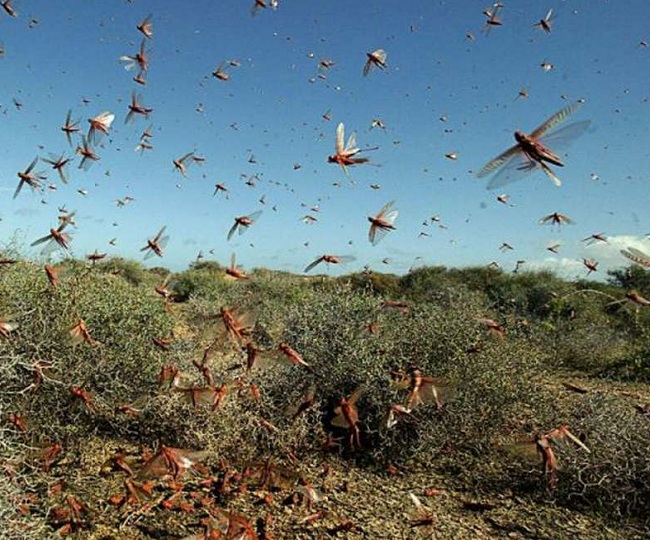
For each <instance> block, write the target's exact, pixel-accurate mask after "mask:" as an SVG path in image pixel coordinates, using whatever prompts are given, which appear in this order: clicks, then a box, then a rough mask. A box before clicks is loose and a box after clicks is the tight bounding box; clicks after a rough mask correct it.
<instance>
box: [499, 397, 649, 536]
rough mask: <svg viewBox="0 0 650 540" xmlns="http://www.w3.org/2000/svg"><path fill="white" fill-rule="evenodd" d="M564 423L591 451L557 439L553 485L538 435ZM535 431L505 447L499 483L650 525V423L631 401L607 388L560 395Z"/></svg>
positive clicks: (543, 497)
mask: <svg viewBox="0 0 650 540" xmlns="http://www.w3.org/2000/svg"><path fill="white" fill-rule="evenodd" d="M563 424H564V425H567V426H568V427H569V429H570V431H571V432H572V433H573V434H575V435H576V436H579V438H580V439H581V440H582V441H583V442H584V444H586V446H587V448H588V449H589V452H587V451H585V450H583V449H581V448H579V447H578V446H577V445H576V444H574V443H572V442H571V441H569V440H565V441H563V442H560V441H557V442H553V443H552V447H553V449H554V454H555V457H556V458H557V463H558V469H557V485H556V486H555V487H554V488H553V487H552V486H551V485H550V484H549V477H548V476H546V475H544V474H543V472H542V467H541V459H540V456H539V455H538V454H536V452H535V450H534V444H532V440H533V438H534V435H535V433H537V434H541V433H544V432H548V431H550V429H553V428H556V427H559V426H560V425H563ZM531 428H532V429H531ZM529 433H530V435H529V438H528V441H529V442H528V443H527V444H524V445H521V444H519V445H516V446H518V448H517V449H513V448H510V449H509V451H508V452H503V451H502V452H501V460H500V462H501V463H502V464H503V466H502V469H501V478H500V479H496V480H495V481H494V482H495V485H502V486H503V487H504V488H507V489H510V490H513V491H514V492H515V493H518V494H520V495H524V494H527V495H532V496H533V497H537V498H539V500H540V501H542V500H543V501H553V502H554V503H556V504H559V505H562V506H565V507H568V508H571V509H573V510H578V511H589V512H594V513H598V514H599V515H601V516H606V517H607V518H608V519H611V520H614V521H617V520H618V521H624V520H628V519H630V518H633V519H636V520H640V521H641V522H642V523H645V524H646V525H650V520H649V519H648V516H649V515H650V513H649V510H650V506H649V501H650V462H649V461H648V459H647V447H648V441H649V440H650V423H649V422H648V419H647V417H644V416H643V415H642V414H640V413H639V412H638V411H636V410H635V408H634V406H633V405H632V404H631V403H627V402H622V401H621V399H620V398H618V397H616V396H612V395H608V394H606V393H603V392H592V393H589V394H587V395H578V396H573V397H572V398H571V399H564V400H561V401H560V400H557V399H556V400H555V401H554V410H553V412H552V414H550V415H549V417H548V420H547V424H546V425H545V426H544V425H543V424H541V423H536V424H535V425H531V426H529ZM522 446H523V448H524V450H525V451H522ZM505 448H508V447H507V446H506V447H505Z"/></svg>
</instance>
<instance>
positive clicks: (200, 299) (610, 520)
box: [0, 260, 650, 538]
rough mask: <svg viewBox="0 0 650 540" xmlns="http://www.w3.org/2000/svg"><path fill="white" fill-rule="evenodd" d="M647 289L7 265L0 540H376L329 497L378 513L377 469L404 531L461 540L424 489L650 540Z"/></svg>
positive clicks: (627, 277)
mask: <svg viewBox="0 0 650 540" xmlns="http://www.w3.org/2000/svg"><path fill="white" fill-rule="evenodd" d="M649 274H650V273H649V272H648V271H646V270H643V269H639V268H637V267H633V268H630V269H628V270H626V271H616V272H612V274H611V275H610V277H611V279H610V280H609V282H608V283H606V284H595V283H592V282H586V283H569V282H565V281H563V280H561V279H559V278H557V277H556V276H554V275H552V274H549V273H518V274H504V273H503V272H501V271H499V270H495V269H491V268H468V269H446V268H444V267H433V268H420V269H417V270H414V271H412V272H411V273H409V274H407V275H405V276H403V277H398V276H393V275H381V274H355V275H352V276H347V277H342V278H336V279H328V278H319V277H315V278H302V277H298V276H292V275H289V274H279V273H274V272H269V271H266V270H262V269H260V270H255V271H254V272H252V273H251V275H250V277H249V279H240V280H233V279H231V278H228V277H226V275H225V272H224V269H223V268H222V267H220V266H218V265H216V264H213V263H203V262H201V263H195V264H193V265H192V266H191V267H190V268H189V269H188V270H186V271H185V272H181V273H179V274H177V275H173V276H167V275H166V273H165V272H164V271H162V270H161V269H155V270H150V271H148V270H146V269H144V268H143V267H142V266H141V265H139V264H138V263H134V262H131V261H122V260H108V261H106V262H101V263H99V264H96V265H91V264H82V263H66V264H62V265H61V267H60V268H59V269H58V277H59V281H58V283H57V284H55V285H53V284H52V283H51V282H50V281H48V278H47V275H46V273H45V272H44V271H43V269H42V268H40V267H37V266H35V265H34V264H31V263H27V262H16V263H14V264H7V265H5V266H4V267H2V268H1V269H0V334H1V335H0V378H1V379H0V380H2V381H3V390H4V391H3V392H2V393H0V414H1V415H2V420H3V423H2V425H1V429H0V452H1V455H0V459H1V460H2V463H3V474H4V477H5V478H4V480H5V481H4V482H2V483H1V484H0V516H1V517H2V518H3V522H4V523H5V524H7V525H6V527H5V534H6V538H44V537H47V536H48V535H52V534H54V533H55V532H58V534H60V535H65V534H76V535H77V537H79V538H109V537H111V538H118V537H119V538H121V537H124V538H160V537H165V538H204V537H206V538H207V537H208V536H207V534H208V532H209V531H214V534H213V537H215V538H235V537H237V538H255V537H263V534H264V530H265V528H271V527H272V519H271V518H270V517H269V516H272V517H273V519H274V520H275V521H276V522H279V523H280V524H279V525H277V524H276V526H275V529H274V530H275V534H276V537H283V536H282V533H284V534H286V537H295V536H300V535H303V536H304V537H315V536H318V535H319V534H323V533H324V532H329V533H330V534H332V535H336V534H337V533H339V532H340V533H341V534H347V535H349V536H351V537H353V536H354V535H355V534H358V536H359V537H363V536H368V535H370V536H373V535H374V536H375V537H380V536H377V533H373V531H375V530H376V529H373V527H374V525H373V524H372V523H371V521H372V520H371V519H369V520H367V521H365V520H364V518H362V517H361V516H363V515H365V514H364V512H360V511H357V510H355V508H354V506H352V507H350V508H352V510H354V511H345V509H344V508H345V507H344V506H341V505H340V504H338V502H337V501H341V500H342V499H343V498H345V497H351V496H352V495H350V493H354V490H355V489H359V488H355V487H350V484H349V483H350V481H351V480H350V479H352V478H358V477H359V475H363V476H364V477H365V478H366V479H367V480H366V484H368V486H367V487H366V488H365V489H366V490H367V492H366V493H365V494H364V495H363V496H364V497H368V500H370V499H371V498H372V497H373V496H374V494H373V492H372V490H373V488H372V485H375V486H380V485H382V486H384V487H382V488H379V487H375V489H382V490H386V489H389V488H387V487H386V485H385V484H384V482H385V481H384V480H383V478H384V477H385V475H386V474H390V475H398V476H397V477H393V478H398V480H395V479H394V480H393V481H392V484H391V485H392V488H390V489H393V490H399V489H401V490H402V492H401V493H400V494H399V497H400V498H401V500H402V504H403V505H404V507H405V508H406V509H407V510H406V511H402V512H401V513H402V514H404V513H407V514H408V513H409V512H411V513H412V514H413V513H415V514H416V517H414V518H412V519H411V521H410V522H409V521H407V522H406V523H404V522H403V518H401V517H395V518H394V519H395V520H397V521H399V520H402V523H397V524H394V526H395V527H397V529H396V530H398V531H399V530H401V531H404V530H406V531H411V533H416V532H418V533H419V532H420V531H425V530H431V531H435V530H438V533H440V534H441V535H443V537H446V536H445V534H446V533H445V532H444V531H447V532H448V535H449V537H452V536H456V537H457V536H458V534H459V531H458V530H457V529H456V530H454V529H453V528H449V526H448V525H447V526H446V527H447V528H444V527H443V528H442V529H439V528H438V526H439V525H440V526H441V520H440V519H439V518H442V517H443V516H444V513H445V512H448V513H450V514H449V515H451V513H453V512H455V511H458V510H454V509H453V508H452V506H453V505H451V503H447V506H446V507H445V506H444V505H443V503H441V504H440V506H439V507H438V511H437V512H438V517H431V515H428V517H426V519H425V517H424V514H426V512H427V511H428V510H425V508H424V506H422V507H416V506H414V505H413V503H412V502H410V501H409V500H408V492H409V491H411V492H413V490H414V489H416V488H413V487H412V486H413V485H416V484H415V483H414V482H415V481H414V479H416V478H422V477H423V476H424V477H426V478H427V479H428V481H429V482H432V483H433V484H438V485H444V486H445V488H446V490H447V491H448V492H450V493H456V494H462V493H465V494H467V493H470V494H472V497H473V499H472V500H473V501H474V502H471V501H470V502H468V501H467V500H466V499H463V500H464V502H463V503H462V504H468V505H469V504H478V503H476V502H475V499H480V500H482V501H483V502H481V503H480V504H483V505H487V506H486V508H489V507H492V508H496V507H501V505H502V504H503V498H504V497H510V500H511V503H510V504H512V505H519V506H520V507H521V508H524V507H526V505H530V508H535V509H536V511H537V512H542V513H543V514H544V513H545V514H544V515H549V516H550V515H554V514H552V513H553V512H555V511H556V509H558V508H559V509H560V510H561V511H560V514H558V515H561V514H563V513H564V514H565V513H567V512H568V513H570V514H571V515H572V516H578V517H576V518H575V519H585V520H587V521H589V520H591V521H589V522H590V523H592V524H594V525H593V526H594V530H595V529H596V528H598V527H600V526H602V527H615V528H621V529H622V530H623V529H624V528H626V527H627V528H628V529H627V530H629V531H635V532H636V533H638V534H639V535H643V534H647V533H648V532H650V520H649V519H648V516H650V460H648V458H647V449H648V441H650V416H649V414H650V405H649V404H650V391H648V386H647V384H648V382H650V346H649V345H648V344H649V343H650V308H649V307H647V306H644V305H641V304H640V303H638V302H636V303H635V302H634V301H633V300H632V299H630V296H629V294H628V296H626V294H627V293H630V291H632V290H634V291H636V292H637V293H638V294H640V295H648V296H650V289H649V288H648V284H649V283H650V279H649V277H648V276H649ZM155 288H156V289H155ZM163 289H164V292H161V291H163ZM567 433H568V434H567ZM325 464H327V466H328V467H329V468H330V469H332V468H334V469H335V472H333V473H332V472H329V473H327V474H325V475H323V474H322V467H323V466H324V465H325ZM328 470H329V469H328ZM343 470H345V471H347V472H345V478H346V480H342V481H341V482H340V483H339V484H338V485H339V487H336V486H334V487H333V486H332V483H333V482H335V480H332V478H334V479H336V478H337V477H336V474H341V471H343ZM98 473H101V474H99V475H98ZM409 482H411V484H409ZM343 484H347V485H348V487H347V488H346V489H345V491H344V490H343V488H340V486H341V485H343ZM407 485H410V487H408V488H407V487H406V486H407ZM396 486H398V487H396ZM399 486H402V487H401V488H400V487H399ZM417 489H422V486H420V487H419V488H417ZM319 493H320V495H319ZM273 494H279V498H277V499H273V498H272V495H273ZM323 494H324V495H326V496H327V498H323V497H322V495H323ZM390 496H391V495H390V493H389V492H388V491H384V498H386V499H388V498H390ZM395 496H396V497H397V496H398V495H395ZM418 497H421V493H418ZM458 497H460V495H458ZM260 498H261V499H262V502H263V505H262V507H261V508H262V510H260V506H259V502H260ZM449 500H452V499H449ZM458 500H460V499H458ZM485 501H487V502H485ZM515 501H517V502H515ZM357 504H361V503H360V502H358V503H357ZM378 504H380V503H378ZM491 505H492V506H491ZM287 508H289V509H291V511H290V512H289V513H287V511H286V509H287ZM445 508H446V510H445ZM540 509H546V510H540ZM515 510H516V508H515ZM319 512H321V513H320V514H319ZM308 516H313V517H311V518H310V519H307V517H308ZM522 516H523V510H522ZM374 519H378V518H377V517H376V516H375V518H374ZM383 519H387V518H385V517H384V518H383ZM477 519H478V520H480V521H481V525H480V526H481V527H487V528H488V529H489V528H490V527H491V528H492V529H494V528H495V527H497V525H495V523H497V522H499V523H501V522H500V521H499V519H498V516H497V515H496V514H494V515H491V516H490V517H489V519H488V518H486V520H484V521H483V520H481V518H480V517H478V518H477ZM521 519H522V520H525V518H524V517H522V518H521ZM555 519H556V518H549V520H550V521H555ZM418 520H419V521H418ZM490 520H491V521H490ZM415 522H417V523H418V525H417V527H416V526H414V523H415ZM420 522H422V523H420ZM595 524H598V525H595ZM420 525H421V527H420ZM385 526H386V525H385V523H384V525H382V527H385ZM477 526H478V525H477ZM237 527H239V528H238V529H237ZM247 527H248V529H247ZM502 527H503V525H499V526H498V527H497V528H502ZM229 528H230V529H232V530H235V529H236V530H238V531H240V536H235V535H234V533H232V534H233V536H228V534H229V533H226V532H225V531H226V529H228V530H230V529H229ZM249 529H250V530H249ZM248 530H249V532H247V531H248ZM117 531H121V532H119V533H118V532H117ZM206 531H207V532H206ZM218 531H221V532H218ZM254 531H255V532H254ZM289 531H291V532H289ZM332 531H334V532H332ZM493 532H494V531H493ZM411 533H409V534H411ZM203 534H205V535H206V536H202V535H203ZM246 534H248V536H246ZM255 534H256V535H257V536H254V535H255ZM395 534H402V533H398V532H396V533H395ZM540 534H541V535H542V536H547V534H546V533H540ZM567 534H569V533H567ZM590 534H591V533H590V532H589V531H587V532H584V533H582V534H581V536H582V537H585V538H587V537H591V536H590ZM119 535H125V536H119ZM188 535H189V536H188ZM219 535H221V536H219ZM560 536H561V535H560ZM593 537H598V535H597V534H595V533H594V534H593Z"/></svg>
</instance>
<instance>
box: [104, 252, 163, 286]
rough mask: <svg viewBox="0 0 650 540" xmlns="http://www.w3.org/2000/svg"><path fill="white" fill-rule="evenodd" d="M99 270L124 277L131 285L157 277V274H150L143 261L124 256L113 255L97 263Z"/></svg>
mask: <svg viewBox="0 0 650 540" xmlns="http://www.w3.org/2000/svg"><path fill="white" fill-rule="evenodd" d="M96 269H97V271H99V272H102V273H106V274H112V275H116V276H120V277H122V278H123V279H124V280H126V281H127V282H128V283H130V284H131V285H136V286H137V285H141V284H143V283H146V282H151V281H152V277H153V279H154V280H155V279H157V278H156V277H155V276H151V277H150V276H149V275H148V272H147V270H146V269H145V267H144V266H143V264H142V263H140V262H138V261H134V260H130V259H123V258H122V257H111V258H108V259H105V260H103V261H101V262H100V263H98V264H97V265H96Z"/></svg>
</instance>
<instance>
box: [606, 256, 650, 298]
mask: <svg viewBox="0 0 650 540" xmlns="http://www.w3.org/2000/svg"><path fill="white" fill-rule="evenodd" d="M607 275H608V278H607V282H608V283H609V284H611V285H613V286H615V287H620V288H622V289H624V290H626V291H629V290H636V291H638V292H639V293H640V294H642V295H645V296H646V297H647V296H649V295H650V271H648V270H646V269H644V268H643V267H641V266H638V265H636V264H634V265H631V266H628V267H627V268H625V269H616V270H610V271H608V272H607Z"/></svg>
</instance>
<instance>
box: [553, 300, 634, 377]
mask: <svg viewBox="0 0 650 540" xmlns="http://www.w3.org/2000/svg"><path fill="white" fill-rule="evenodd" d="M612 300H614V301H615V300H616V297H613V296H612V295H611V294H609V292H607V293H606V292H603V291H601V290H598V289H593V288H590V289H578V290H576V291H573V292H572V293H569V294H567V295H564V296H562V297H558V298H556V299H554V300H553V301H552V302H551V310H552V313H553V315H552V316H550V317H549V319H548V321H549V324H548V325H546V326H545V327H544V329H545V330H548V332H547V333H546V336H545V339H547V340H548V343H549V351H552V353H553V362H554V363H555V364H556V365H558V366H560V367H563V368H569V369H577V370H582V371H587V372H588V373H591V374H598V373H600V372H603V371H604V370H606V369H607V368H608V367H609V366H612V365H616V364H618V363H620V362H621V361H622V360H623V359H625V358H626V357H628V356H629V355H630V354H632V353H633V352H634V351H635V350H636V349H637V347H638V346H639V344H640V343H642V341H640V340H639V336H638V333H639V331H640V329H639V328H635V327H633V326H631V325H630V324H627V322H628V321H629V319H628V316H629V315H624V314H618V315H616V314H613V313H611V312H608V310H607V309H606V306H607V305H608V304H610V303H611V302H612Z"/></svg>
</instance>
